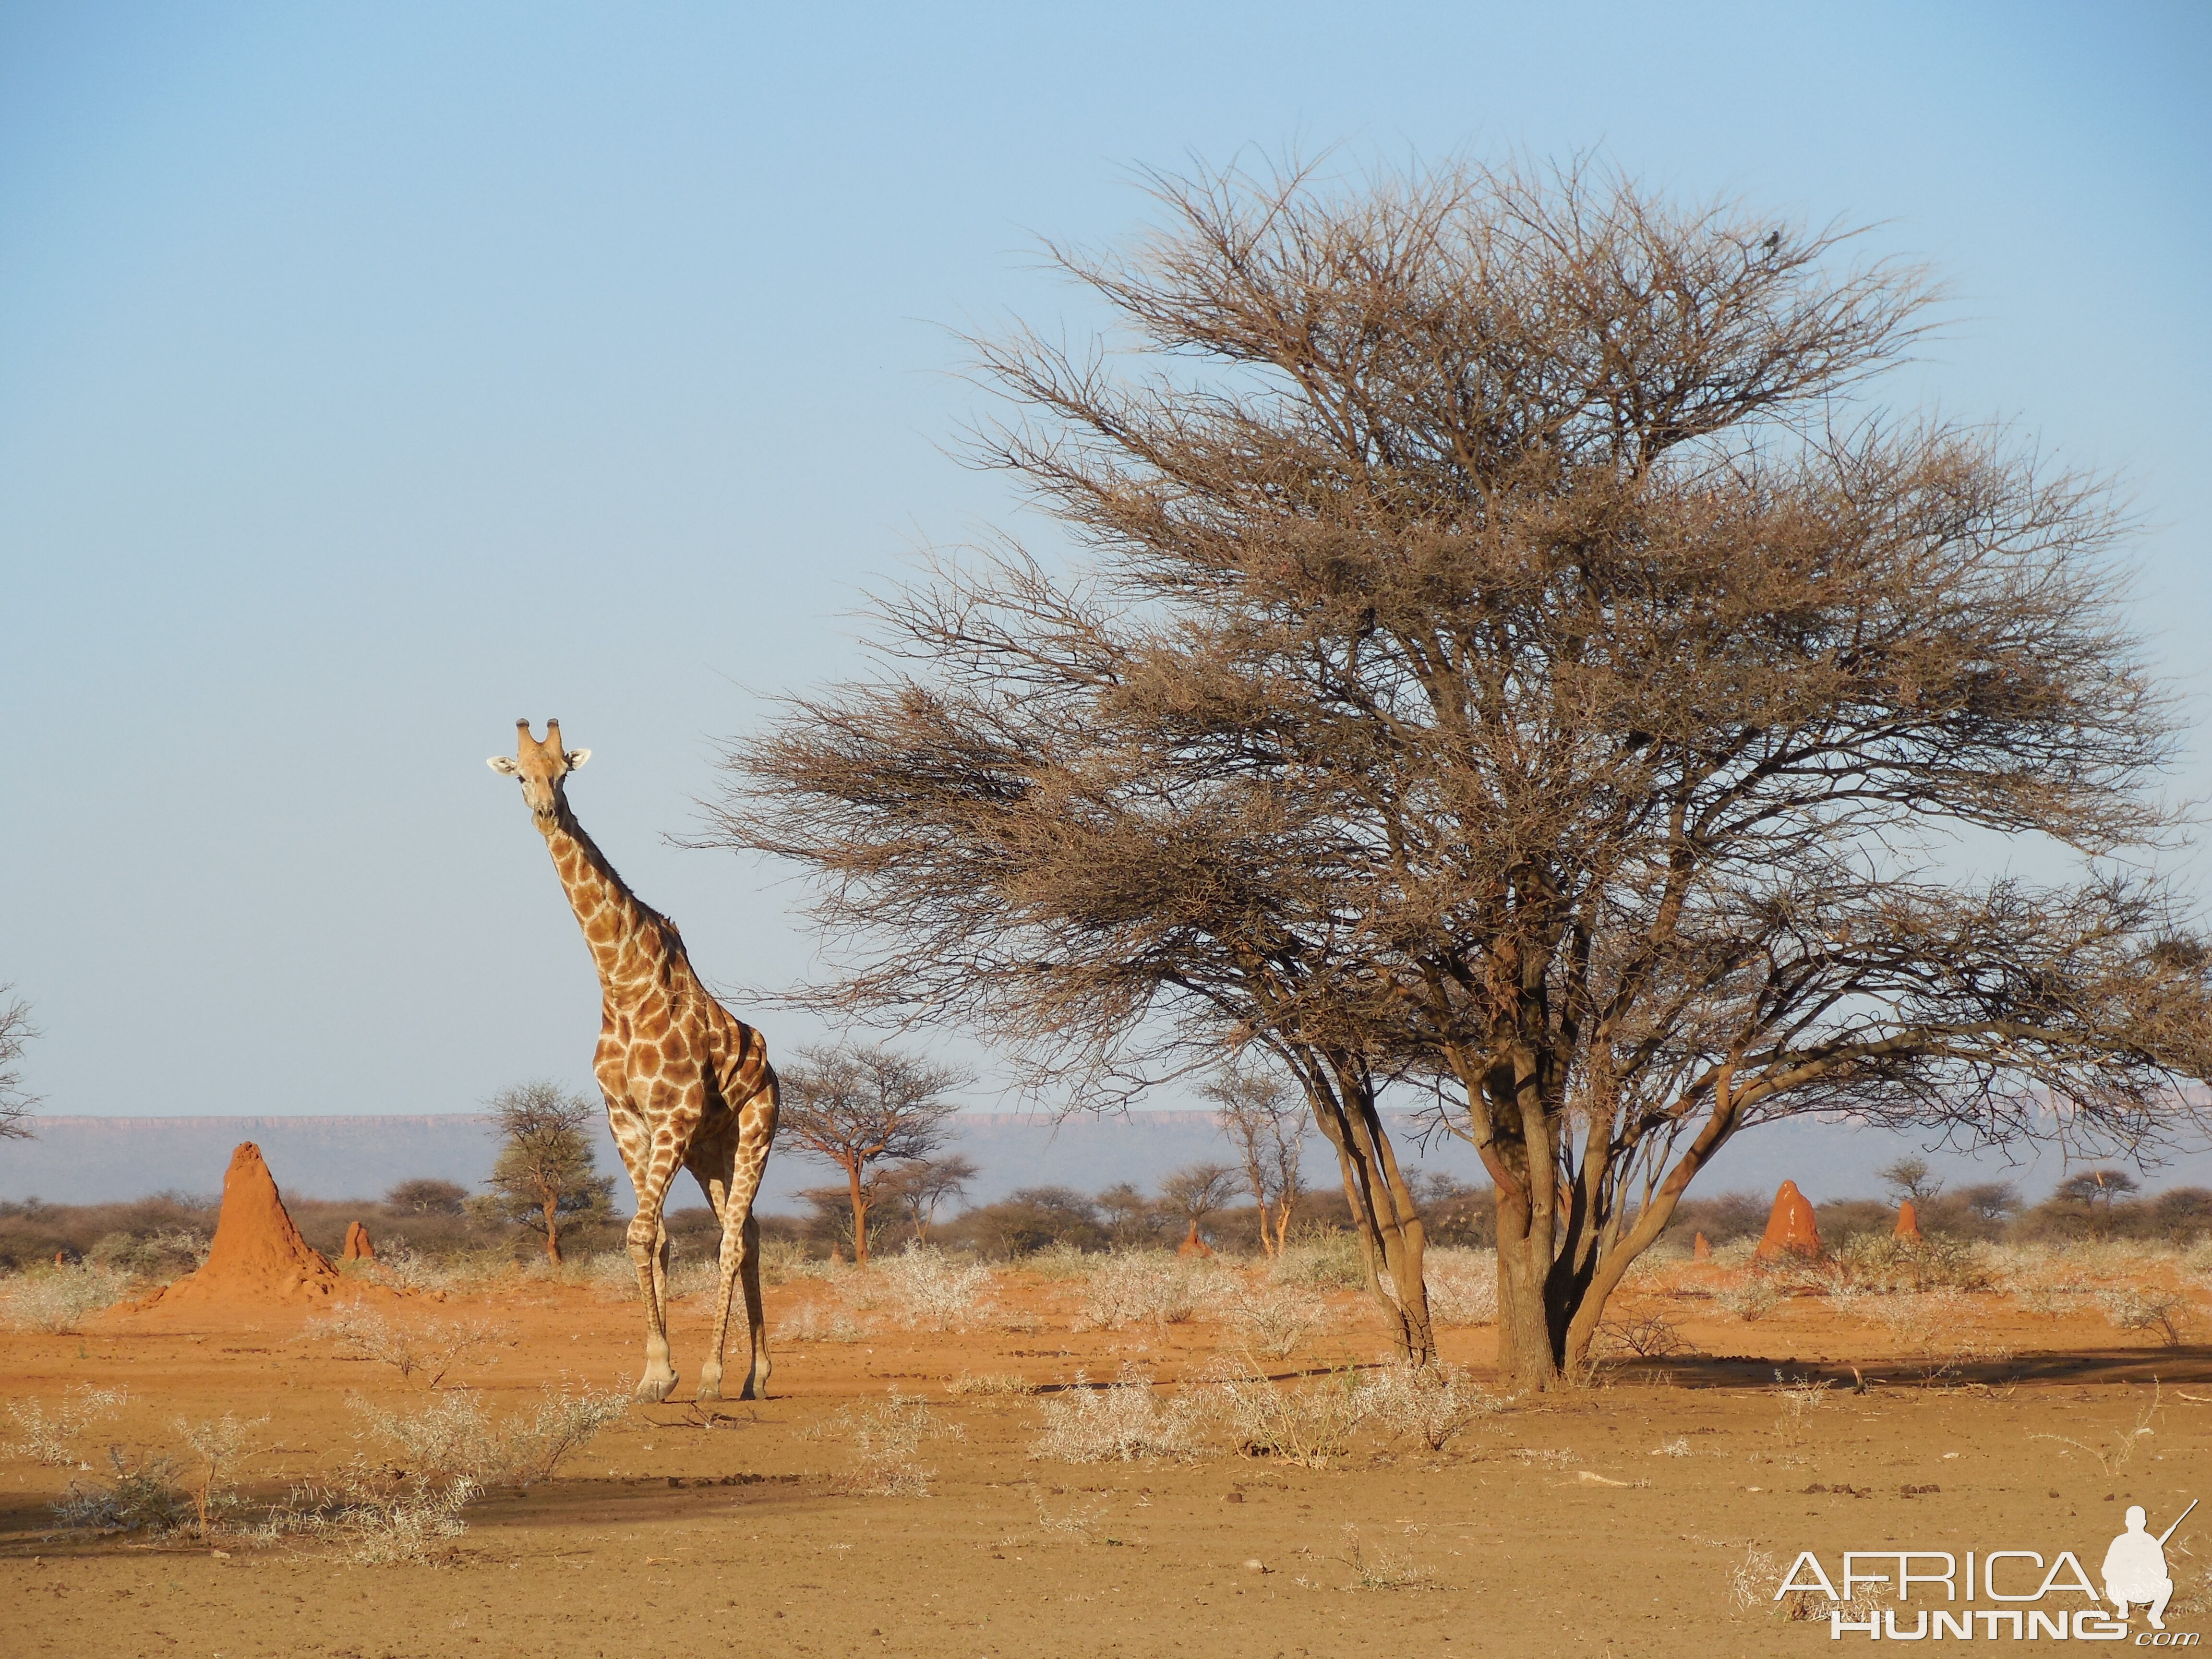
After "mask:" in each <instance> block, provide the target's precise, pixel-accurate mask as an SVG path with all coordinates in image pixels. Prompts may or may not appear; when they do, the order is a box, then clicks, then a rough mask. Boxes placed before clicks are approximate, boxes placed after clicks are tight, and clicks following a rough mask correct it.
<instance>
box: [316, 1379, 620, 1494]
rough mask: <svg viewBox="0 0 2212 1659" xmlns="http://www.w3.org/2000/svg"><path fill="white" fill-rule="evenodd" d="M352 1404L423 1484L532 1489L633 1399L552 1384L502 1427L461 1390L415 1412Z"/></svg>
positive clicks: (479, 1401)
mask: <svg viewBox="0 0 2212 1659" xmlns="http://www.w3.org/2000/svg"><path fill="white" fill-rule="evenodd" d="M347 1403H348V1405H349V1407H351V1409H352V1410H353V1411H355V1412H356V1413H358V1414H359V1415H360V1417H361V1418H362V1422H363V1425H365V1427H366V1429H367V1431H368V1432H369V1433H370V1434H372V1435H374V1436H375V1437H378V1438H380V1439H382V1440H384V1441H386V1442H388V1443H391V1444H392V1445H393V1446H395V1447H397V1448H398V1449H399V1451H400V1453H401V1454H402V1456H403V1458H404V1463H405V1466H406V1468H408V1469H409V1470H410V1471H411V1472H412V1473H414V1474H416V1475H417V1476H418V1477H420V1479H421V1480H424V1481H428V1482H433V1483H435V1482H445V1483H451V1482H453V1481H457V1480H465V1481H468V1482H470V1483H471V1485H473V1486H477V1487H485V1486H520V1487H529V1486H533V1485H535V1484H536V1483H537V1482H538V1481H540V1480H549V1479H550V1478H551V1476H552V1474H553V1472H554V1470H555V1469H556V1468H558V1467H559V1466H560V1464H561V1462H562V1460H563V1459H564V1458H566V1457H567V1456H568V1455H569V1454H570V1453H571V1452H574V1451H575V1450H576V1449H579V1448H580V1447H581V1446H583V1445H584V1444H585V1443H587V1442H588V1441H590V1440H591V1439H592V1437H594V1436H595V1435H597V1434H598V1433H599V1431H600V1430H602V1429H604V1428H605V1427H606V1426H607V1425H609V1424H610V1423H613V1422H617V1421H618V1420H619V1419H621V1418H622V1416H623V1413H625V1412H626V1411H628V1410H629V1404H630V1396H629V1395H628V1394H627V1393H626V1392H623V1391H621V1390H611V1391H608V1392H605V1393H594V1392H592V1390H590V1389H582V1390H580V1391H578V1392H575V1393H571V1392H569V1391H568V1389H556V1388H554V1387H553V1385H552V1384H550V1383H548V1384H547V1385H546V1386H545V1388H544V1390H543V1391H542V1392H541V1393H540V1395H539V1397H538V1402H537V1404H536V1405H535V1406H534V1407H532V1408H530V1409H529V1410H528V1411H526V1412H517V1413H514V1414H513V1415H511V1416H509V1417H508V1418H507V1419H506V1420H505V1421H504V1422H496V1423H495V1422H494V1421H493V1420H492V1419H491V1417H490V1416H489V1413H487V1412H486V1411H485V1409H484V1405H483V1401H482V1399H481V1398H479V1397H478V1396H477V1395H472V1394H465V1393H461V1392H458V1391H456V1392H449V1393H447V1394H441V1395H437V1396H435V1398H433V1399H431V1400H429V1401H426V1402H424V1403H423V1404H422V1406H420V1407H417V1408H416V1409H415V1410H414V1411H411V1412H394V1411H387V1410H386V1409H384V1408H383V1407H378V1406H374V1405H372V1404H371V1403H369V1402H368V1401H365V1400H362V1399H360V1398H358V1397H356V1398H355V1399H353V1400H351V1401H348V1402H347ZM424 1490H427V1487H426V1488H424Z"/></svg>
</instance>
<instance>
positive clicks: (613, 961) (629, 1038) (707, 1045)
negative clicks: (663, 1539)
mask: <svg viewBox="0 0 2212 1659" xmlns="http://www.w3.org/2000/svg"><path fill="white" fill-rule="evenodd" d="M517 725H518V727H519V734H518V735H519V744H518V748H519V752H518V754H517V757H516V760H515V762H514V763H513V767H512V769H510V768H509V766H508V765H507V764H506V763H504V757H500V758H498V759H495V761H494V762H493V765H494V767H495V769H498V770H500V771H501V772H506V773H507V774H508V775H512V776H515V777H518V778H520V781H521V783H522V789H523V797H524V799H526V801H528V803H529V805H530V809H531V817H532V821H533V822H534V823H536V824H537V826H538V832H539V833H540V834H541V835H543V836H544V837H545V844H546V847H547V848H548V849H549V850H550V852H551V853H552V854H553V865H554V868H555V869H556V871H558V872H559V873H560V877H561V885H562V887H563V888H564V889H565V890H567V892H568V902H569V903H570V905H571V906H572V907H574V910H575V913H576V921H577V922H578V923H579V924H580V926H581V927H582V928H583V930H584V941H585V943H586V945H589V946H590V947H591V952H592V963H593V965H594V966H595V967H597V968H598V969H599V994H600V1016H599V1049H598V1051H597V1053H596V1054H594V1055H593V1057H592V1074H593V1075H594V1076H595V1077H596V1078H597V1079H599V1091H600V1092H601V1093H602V1094H603V1095H605V1097H606V1103H607V1122H608V1124H609V1126H610V1127H611V1128H612V1129H613V1131H614V1138H615V1146H616V1147H617V1150H618V1151H619V1152H621V1154H622V1160H623V1168H624V1169H626V1170H628V1171H629V1178H630V1184H631V1185H632V1186H633V1187H635V1188H636V1190H637V1214H636V1216H635V1217H634V1218H632V1220H631V1222H630V1225H629V1255H630V1260H631V1261H632V1262H634V1263H635V1266H636V1268H637V1276H638V1280H637V1282H638V1290H639V1291H640V1292H641V1295H642V1297H643V1298H644V1301H645V1317H646V1335H645V1375H644V1376H642V1377H641V1379H640V1380H639V1383H638V1385H637V1397H638V1398H639V1399H641V1400H653V1401H659V1400H665V1399H666V1398H667V1397H668V1395H670V1393H671V1391H672V1390H673V1389H675V1387H676V1382H677V1376H676V1370H675V1368H674V1366H673V1365H672V1364H671V1362H670V1358H669V1351H668V1310H667V1289H668V1229H667V1226H666V1224H665V1219H664V1217H663V1211H664V1207H665V1205H666V1202H667V1199H668V1188H669V1187H670V1185H671V1183H672V1182H674V1181H675V1179H676V1177H677V1175H678V1172H679V1171H681V1170H690V1172H691V1176H692V1178H693V1179H694V1180H696V1181H697V1182H698V1183H699V1186H700V1189H701V1190H702V1192H704V1193H705V1194H706V1195H707V1201H708V1204H709V1205H711V1206H713V1207H714V1215H715V1218H716V1219H717V1220H719V1221H720V1223H721V1225H722V1259H721V1265H722V1279H721V1285H720V1291H721V1294H720V1297H719V1298H718V1299H717V1301H716V1304H715V1306H716V1313H715V1318H714V1347H713V1350H712V1351H711V1352H710V1353H709V1354H708V1358H707V1363H706V1364H704V1365H703V1366H702V1367H701V1368H700V1374H699V1392H698V1397H699V1398H700V1399H702V1400H719V1399H720V1398H721V1397H722V1352H723V1347H724V1344H725V1342H726V1340H727V1337H728V1334H729V1323H730V1311H731V1304H732V1299H733V1297H734V1293H735V1289H736V1286H737V1285H738V1283H740V1282H742V1283H743V1285H744V1293H745V1322H746V1329H747V1333H748V1335H749V1337H750V1358H749V1359H748V1361H747V1364H746V1370H745V1374H744V1386H743V1388H742V1389H740V1390H739V1394H738V1397H739V1398H741V1399H748V1400H751V1399H759V1398H762V1397H763V1396H764V1395H766V1393H767V1391H768V1377H769V1356H768V1333H767V1329H766V1325H765V1322H764V1320H763V1316H762V1312H761V1287H760V1224H759V1222H758V1221H757V1220H756V1219H755V1218H754V1217H753V1212H752V1210H753V1199H754V1196H755V1194H757V1193H758V1192H759V1190H760V1182H761V1174H762V1171H763V1170H764V1169H765V1168H766V1167H767V1164H768V1155H769V1146H770V1144H771V1143H772V1142H773V1141H774V1140H775V1124H776V1104H777V1100H776V1079H775V1069H774V1068H773V1067H772V1066H769V1062H768V1044H767V1042H765V1041H764V1040H763V1038H762V1036H761V1034H760V1033H759V1032H758V1031H757V1030H755V1029H754V1028H753V1027H751V1026H750V1025H748V1024H745V1023H744V1021H743V1020H740V1019H738V1018H735V1017H734V1016H733V1015H732V1014H731V1013H730V1012H729V1011H728V1010H727V1009H726V1008H724V1007H723V1006H722V1005H721V1004H720V1003H719V1002H717V1001H715V1000H714V997H713V996H711V995H710V994H708V991H707V988H706V987H705V986H703V985H702V984H701V983H700V982H699V977H698V975H696V974H695V973H694V972H692V970H691V963H690V957H688V956H687V955H686V954H685V952H684V941H683V939H682V938H681V937H680V936H679V935H678V933H677V930H676V924H675V923H674V922H672V921H670V920H669V919H668V918H667V917H666V916H664V915H660V914H659V912H658V911H656V910H654V909H653V908H652V907H651V906H649V905H647V904H646V903H645V902H643V901H642V900H641V899H639V898H638V896H636V895H635V893H633V892H631V891H630V890H629V886H628V885H627V884H625V883H624V882H623V878H621V877H620V876H619V875H617V874H616V873H615V869H614V866H612V865H611V864H610V863H608V862H607V859H606V855H605V854H603V853H601V852H600V851H599V848H597V847H596V846H594V845H593V844H592V838H591V837H590V836H587V835H586V834H585V833H584V830H583V827H582V826H581V825H580V824H579V823H577V822H576V818H575V815H574V813H573V812H571V811H569V810H568V795H567V791H566V787H565V781H566V779H567V776H568V773H569V772H571V771H573V770H574V767H575V766H576V765H580V764H581V761H580V760H578V759H575V758H574V757H572V756H571V755H570V753H569V752H568V751H567V750H563V749H562V744H561V726H560V722H559V721H557V720H549V721H548V722H547V723H546V731H545V739H544V742H543V743H540V742H538V741H537V740H536V739H534V738H532V736H531V735H530V726H529V723H528V722H527V721H518V722H517Z"/></svg>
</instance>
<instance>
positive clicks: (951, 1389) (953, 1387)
mask: <svg viewBox="0 0 2212 1659" xmlns="http://www.w3.org/2000/svg"><path fill="white" fill-rule="evenodd" d="M1036 1391H1037V1389H1036V1383H1032V1382H1030V1380H1029V1378H1027V1377H1026V1376H1020V1375H1019V1374H1018V1373H1016V1372H1013V1371H987V1372H986V1373H984V1374H983V1375H982V1376H969V1374H968V1373H967V1372H966V1371H963V1372H961V1373H960V1375H959V1376H955V1377H949V1378H947V1379H946V1381H945V1393H947V1394H949V1395H976V1396H980V1397H981V1398H984V1399H993V1398H1003V1397H1005V1396H1006V1395H1029V1394H1035V1393H1036Z"/></svg>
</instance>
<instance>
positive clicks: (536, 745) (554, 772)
mask: <svg viewBox="0 0 2212 1659" xmlns="http://www.w3.org/2000/svg"><path fill="white" fill-rule="evenodd" d="M514 748H515V752H514V753H513V754H512V755H494V756H493V757H491V758H490V759H489V760H488V761H486V762H485V763H484V764H485V765H487V766H489V767H490V768H491V769H492V770H493V771H495V772H500V773H504V774H505V775H507V776H508V777H510V778H520V779H521V780H522V799H524V800H526V801H527V802H528V803H529V804H530V811H531V813H532V816H533V817H540V818H550V817H552V816H553V814H554V812H555V811H556V810H557V809H558V808H559V806H560V805H561V801H562V793H561V785H562V780H563V779H564V778H566V777H567V776H568V774H569V773H571V772H573V771H574V770H575V769H577V768H578V767H580V766H581V765H582V764H583V763H585V762H586V761H587V760H589V759H591V757H592V751H591V750H588V749H563V748H562V746H561V722H560V721H558V720H547V721H546V722H545V741H544V742H543V743H540V742H538V739H537V738H533V737H532V736H531V735H530V722H529V721H528V720H517V721H515V723H514Z"/></svg>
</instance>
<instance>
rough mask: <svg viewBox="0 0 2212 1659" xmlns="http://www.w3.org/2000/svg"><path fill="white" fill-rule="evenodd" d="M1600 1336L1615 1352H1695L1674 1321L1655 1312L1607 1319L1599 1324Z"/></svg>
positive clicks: (1658, 1355) (1666, 1355)
mask: <svg viewBox="0 0 2212 1659" xmlns="http://www.w3.org/2000/svg"><path fill="white" fill-rule="evenodd" d="M1598 1336H1599V1338H1600V1339H1601V1341H1602V1342H1603V1343H1604V1345H1605V1346H1606V1348H1607V1349H1608V1350H1609V1351H1610V1352H1613V1353H1616V1354H1621V1353H1632V1354H1634V1355H1635V1356H1636V1357H1637V1358H1639V1359H1672V1358H1676V1357H1677V1356H1679V1355H1681V1354H1686V1353H1689V1352H1693V1350H1692V1346H1691V1344H1690V1340H1689V1339H1688V1338H1687V1337H1686V1336H1684V1335H1683V1334H1682V1333H1681V1332H1680V1330H1679V1329H1677V1328H1675V1326H1674V1322H1673V1321H1672V1320H1670V1319H1668V1318H1665V1317H1664V1316H1662V1315H1659V1314H1656V1313H1647V1314H1637V1315H1632V1316H1631V1315H1624V1316H1622V1317H1620V1318H1619V1319H1608V1320H1607V1321H1605V1322H1603V1323H1602V1324H1601V1325H1600V1326H1599V1327H1598Z"/></svg>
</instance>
